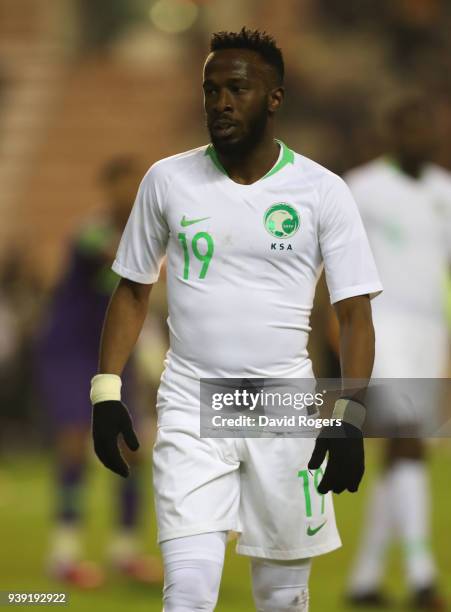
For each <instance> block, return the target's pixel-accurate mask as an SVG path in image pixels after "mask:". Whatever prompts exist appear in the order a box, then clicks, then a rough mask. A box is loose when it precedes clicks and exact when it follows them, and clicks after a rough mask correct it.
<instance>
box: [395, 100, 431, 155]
mask: <svg viewBox="0 0 451 612" xmlns="http://www.w3.org/2000/svg"><path fill="white" fill-rule="evenodd" d="M391 131H392V135H391V137H392V139H393V145H394V149H395V152H396V153H397V154H398V155H399V156H400V157H402V158H404V159H408V160H414V161H417V162H424V161H426V160H428V159H429V157H430V156H431V154H432V152H433V149H434V144H435V140H436V133H435V127H434V118H433V116H432V113H431V112H430V111H428V110H427V109H425V108H422V107H421V105H412V106H406V107H405V109H404V110H400V111H399V113H396V116H395V117H394V118H393V121H392V125H391Z"/></svg>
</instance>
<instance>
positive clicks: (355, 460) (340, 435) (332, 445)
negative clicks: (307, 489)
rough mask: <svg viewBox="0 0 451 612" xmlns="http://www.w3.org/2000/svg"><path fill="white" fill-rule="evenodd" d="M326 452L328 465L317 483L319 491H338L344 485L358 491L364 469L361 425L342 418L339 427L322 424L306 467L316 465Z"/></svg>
mask: <svg viewBox="0 0 451 612" xmlns="http://www.w3.org/2000/svg"><path fill="white" fill-rule="evenodd" d="M327 453H329V457H328V461H327V466H326V469H325V471H324V476H323V478H322V479H321V482H320V483H319V485H318V493H323V494H324V493H327V492H328V491H333V492H334V493H341V492H342V491H344V490H345V489H348V491H350V492H351V493H354V492H355V491H357V489H358V488H359V484H360V481H361V480H362V476H363V473H364V471H365V453H364V448H363V435H362V432H361V431H360V429H359V428H358V427H354V425H351V424H349V423H345V422H342V424H341V426H340V427H332V426H328V427H323V428H322V429H321V432H320V434H319V436H318V438H317V439H316V444H315V448H314V449H313V453H312V456H311V458H310V461H309V463H308V469H309V470H315V469H317V468H319V467H320V466H321V464H322V463H323V461H324V459H325V458H326V454H327Z"/></svg>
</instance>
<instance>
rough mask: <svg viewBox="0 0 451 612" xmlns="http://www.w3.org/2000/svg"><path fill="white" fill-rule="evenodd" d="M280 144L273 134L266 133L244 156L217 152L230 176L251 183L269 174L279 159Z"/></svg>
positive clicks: (243, 182) (235, 179) (238, 181)
mask: <svg viewBox="0 0 451 612" xmlns="http://www.w3.org/2000/svg"><path fill="white" fill-rule="evenodd" d="M279 153H280V145H279V143H278V142H277V141H276V140H274V137H273V135H272V134H268V135H266V136H265V137H264V138H263V139H262V140H261V141H260V142H259V143H258V144H257V145H256V146H255V147H254V148H253V149H252V150H251V151H249V152H247V153H246V154H245V155H242V156H235V155H234V156H233V157H232V156H225V155H223V154H221V153H219V151H218V152H217V154H218V158H219V161H220V162H221V164H222V165H223V167H224V169H225V170H226V172H227V174H228V176H229V178H231V179H232V181H235V183H240V184H241V185H250V184H252V183H255V182H256V181H258V180H259V179H261V178H262V177H263V176H265V174H267V173H268V172H269V171H270V170H271V168H272V167H273V166H274V164H275V163H276V161H277V158H278V157H279Z"/></svg>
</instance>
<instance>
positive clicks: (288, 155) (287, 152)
mask: <svg viewBox="0 0 451 612" xmlns="http://www.w3.org/2000/svg"><path fill="white" fill-rule="evenodd" d="M275 141H276V142H278V143H279V144H280V146H281V148H282V155H281V156H280V159H279V161H278V162H277V163H276V165H275V166H273V167H272V168H271V170H269V172H267V173H266V174H265V176H262V178H261V179H259V180H260V181H261V180H263V179H265V178H268V177H269V176H272V175H273V174H275V173H276V172H279V170H282V168H284V167H285V166H286V165H287V164H294V151H292V150H291V149H289V148H288V147H287V145H286V144H285V143H284V142H282V141H281V140H278V139H277V138H276V139H275ZM205 155H208V156H209V157H210V159H211V161H212V162H213V163H214V165H215V166H216V168H217V169H218V170H219V171H220V172H222V174H225V175H226V176H228V174H227V171H226V169H225V168H224V166H223V165H222V164H221V162H220V161H219V157H218V154H217V153H216V149H215V148H214V146H213V145H212V144H209V145H208V147H207V148H206V149H205Z"/></svg>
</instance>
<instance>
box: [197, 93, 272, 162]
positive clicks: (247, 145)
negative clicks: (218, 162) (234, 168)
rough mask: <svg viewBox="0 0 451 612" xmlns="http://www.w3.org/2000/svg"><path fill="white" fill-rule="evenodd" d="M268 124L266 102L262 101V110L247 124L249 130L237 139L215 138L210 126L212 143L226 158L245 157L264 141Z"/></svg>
mask: <svg viewBox="0 0 451 612" xmlns="http://www.w3.org/2000/svg"><path fill="white" fill-rule="evenodd" d="M267 124H268V110H267V107H266V100H263V101H262V104H261V106H260V108H259V109H258V110H257V112H256V113H254V115H253V116H252V118H251V120H250V121H249V123H248V124H247V129H246V131H245V132H244V134H242V135H241V136H239V137H238V138H237V139H230V140H229V141H228V140H227V139H221V138H218V137H217V136H215V134H214V133H213V132H212V130H211V128H210V126H209V125H207V127H208V131H209V133H210V138H211V142H212V144H213V146H214V148H215V149H216V150H217V151H218V152H219V153H222V154H223V155H225V156H230V157H244V156H245V155H247V154H248V153H249V152H250V151H252V149H254V148H255V147H256V146H257V145H258V144H259V143H260V142H261V140H262V139H263V137H264V134H265V132H266V126H267Z"/></svg>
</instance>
